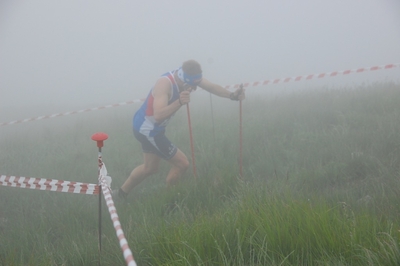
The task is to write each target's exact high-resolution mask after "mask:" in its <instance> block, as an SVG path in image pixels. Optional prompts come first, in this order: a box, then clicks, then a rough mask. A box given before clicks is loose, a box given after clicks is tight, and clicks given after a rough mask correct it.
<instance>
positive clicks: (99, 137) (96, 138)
mask: <svg viewBox="0 0 400 266" xmlns="http://www.w3.org/2000/svg"><path fill="white" fill-rule="evenodd" d="M106 139H108V135H107V134H106V133H101V132H99V133H95V134H93V135H92V140H94V141H96V142H97V147H98V148H99V154H98V159H97V161H98V164H99V172H98V175H99V180H98V183H99V232H98V233H99V265H101V194H102V189H101V180H100V171H101V168H102V166H103V159H102V155H101V148H102V147H103V141H104V140H106Z"/></svg>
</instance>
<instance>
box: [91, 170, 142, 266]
mask: <svg viewBox="0 0 400 266" xmlns="http://www.w3.org/2000/svg"><path fill="white" fill-rule="evenodd" d="M99 179H100V183H101V188H102V191H103V195H104V199H105V200H106V204H107V207H108V212H109V213H110V215H111V220H112V222H113V225H114V229H115V232H116V234H117V237H118V240H119V245H120V247H121V249H122V253H123V255H124V258H125V262H126V265H128V266H136V262H135V260H134V258H133V255H132V251H131V250H130V248H129V246H128V241H126V238H125V235H124V232H123V231H122V227H121V223H120V222H119V217H118V214H117V209H116V208H115V206H114V201H113V199H112V196H111V193H110V192H111V190H110V187H109V185H108V184H107V181H106V179H105V177H104V176H102V175H100V176H99Z"/></svg>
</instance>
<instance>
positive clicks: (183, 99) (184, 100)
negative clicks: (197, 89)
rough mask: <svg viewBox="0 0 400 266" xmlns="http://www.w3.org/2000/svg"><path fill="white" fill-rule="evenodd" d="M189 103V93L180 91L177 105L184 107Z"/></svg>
mask: <svg viewBox="0 0 400 266" xmlns="http://www.w3.org/2000/svg"><path fill="white" fill-rule="evenodd" d="M189 102H190V91H188V90H186V91H182V92H181V93H180V94H179V103H180V104H181V105H185V104H188V103H189Z"/></svg>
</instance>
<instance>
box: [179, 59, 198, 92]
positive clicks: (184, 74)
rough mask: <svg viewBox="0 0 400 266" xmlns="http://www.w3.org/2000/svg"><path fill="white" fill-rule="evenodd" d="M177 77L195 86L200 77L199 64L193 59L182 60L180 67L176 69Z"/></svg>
mask: <svg viewBox="0 0 400 266" xmlns="http://www.w3.org/2000/svg"><path fill="white" fill-rule="evenodd" d="M178 77H179V79H180V80H181V81H182V82H183V83H186V84H188V85H190V86H193V87H196V86H197V85H199V83H200V82H201V79H202V71H201V66H200V64H199V63H198V62H197V61H195V60H188V61H185V62H183V64H182V67H181V68H179V70H178Z"/></svg>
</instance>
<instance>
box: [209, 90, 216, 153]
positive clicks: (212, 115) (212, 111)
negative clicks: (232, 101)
mask: <svg viewBox="0 0 400 266" xmlns="http://www.w3.org/2000/svg"><path fill="white" fill-rule="evenodd" d="M210 105H211V121H212V128H213V140H214V147H215V125H214V107H213V103H212V95H211V92H210Z"/></svg>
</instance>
